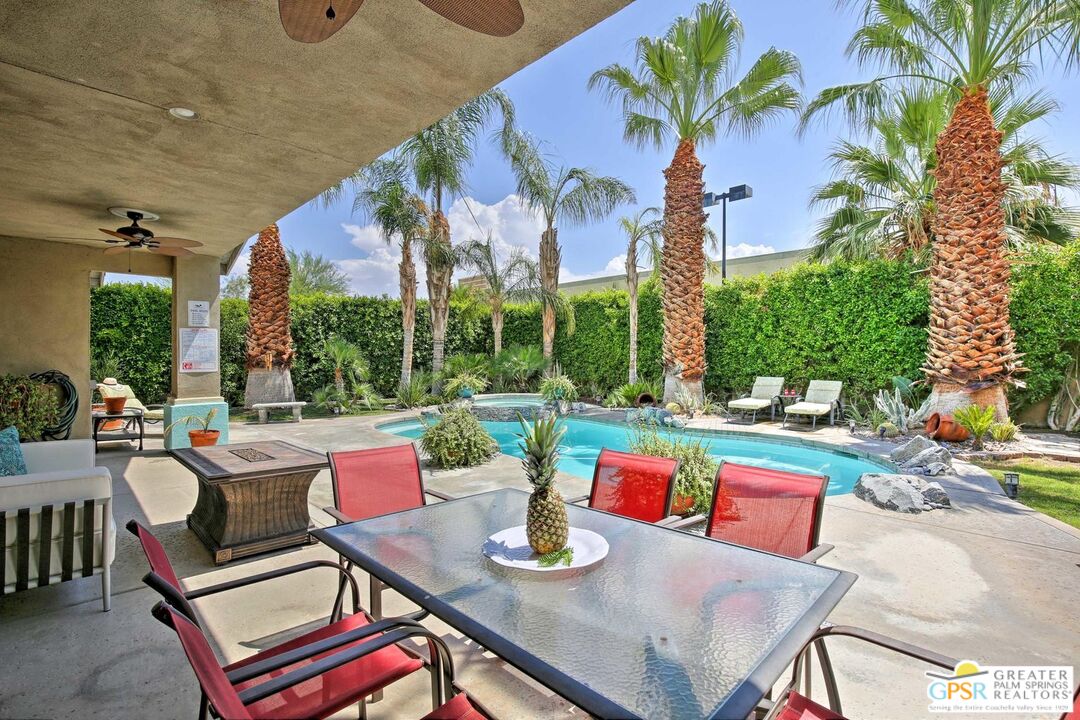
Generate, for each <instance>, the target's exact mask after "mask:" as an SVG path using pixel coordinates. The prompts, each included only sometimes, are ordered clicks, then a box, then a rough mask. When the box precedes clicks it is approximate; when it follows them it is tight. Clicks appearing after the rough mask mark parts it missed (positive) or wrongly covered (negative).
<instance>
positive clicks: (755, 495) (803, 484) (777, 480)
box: [662, 462, 833, 562]
mask: <svg viewBox="0 0 1080 720" xmlns="http://www.w3.org/2000/svg"><path fill="white" fill-rule="evenodd" d="M714 485H715V486H714V488H713V500H712V507H711V508H710V509H709V514H708V516H707V517H706V516H705V515H693V516H691V517H688V518H679V519H675V520H672V521H667V522H664V523H662V524H663V525H664V526H665V527H669V528H672V529H676V530H681V529H683V528H687V527H691V526H693V525H698V524H700V523H702V522H705V521H706V520H708V524H707V525H706V527H705V536H706V537H710V538H712V539H714V540H723V541H725V542H730V543H734V544H736V545H744V546H746V547H752V548H756V549H758V550H764V551H766V552H771V553H775V554H777V555H785V556H787V557H790V558H794V559H796V560H804V561H806V562H816V561H817V560H818V559H819V558H820V557H821V556H823V555H825V554H826V553H827V552H829V551H830V550H832V549H833V546H832V545H828V544H821V543H819V542H818V537H819V535H820V533H821V515H822V511H823V510H824V507H825V490H826V488H828V486H829V478H828V477H826V476H824V475H804V474H802V473H794V472H787V471H784V470H772V469H769V468H763V467H755V466H753V465H739V464H737V463H732V462H721V463H720V469H719V470H717V472H716V482H715V483H714Z"/></svg>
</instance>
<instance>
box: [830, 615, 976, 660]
mask: <svg viewBox="0 0 1080 720" xmlns="http://www.w3.org/2000/svg"><path fill="white" fill-rule="evenodd" d="M834 635H840V636H844V637H852V638H855V639H856V640H862V641H863V642H867V643H870V644H871V645H877V646H878V647H883V648H885V649H887V650H892V651H893V652H898V653H900V654H901V655H906V656H907V657H910V658H915V659H916V660H922V661H923V662H925V663H929V664H930V665H937V666H938V667H940V668H944V669H946V670H952V669H954V668H955V667H956V664H957V662H959V661H958V660H957V659H956V658H951V657H949V656H948V655H942V654H940V653H936V652H934V651H933V650H927V649H926V648H921V647H919V646H918V645H912V644H911V643H906V642H903V641H902V640H897V639H895V638H891V637H888V636H885V635H882V634H880V633H876V632H874V631H872V630H864V629H863V628H859V627H853V626H851V625H826V626H823V627H821V628H818V631H817V632H816V633H814V639H815V640H818V639H821V638H826V637H832V636H834Z"/></svg>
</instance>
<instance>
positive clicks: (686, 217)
mask: <svg viewBox="0 0 1080 720" xmlns="http://www.w3.org/2000/svg"><path fill="white" fill-rule="evenodd" d="M704 169H705V166H704V165H702V164H701V162H700V161H699V160H698V158H697V155H696V153H695V143H694V141H693V140H692V139H683V140H680V141H679V146H678V147H677V148H676V149H675V157H674V158H672V160H671V165H669V166H668V168H667V169H666V170H664V178H665V179H666V181H667V182H666V183H665V187H664V230H663V233H664V253H663V258H662V260H661V264H660V277H661V280H662V281H663V285H664V295H663V309H664V353H663V354H664V401H665V402H672V401H674V400H675V396H676V394H677V393H678V392H679V390H680V389H682V388H685V389H686V390H688V391H689V392H691V393H693V394H695V395H696V396H698V398H699V399H703V397H704V393H703V391H702V385H701V381H702V378H703V377H704V375H705V294H704V287H703V286H704V282H705V232H704V228H705V218H706V215H705V210H704V209H703V208H702V203H701V197H702V193H703V192H704V191H705V183H704V181H703V180H702V172H703V171H704Z"/></svg>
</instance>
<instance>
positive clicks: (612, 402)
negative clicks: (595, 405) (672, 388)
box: [604, 380, 664, 408]
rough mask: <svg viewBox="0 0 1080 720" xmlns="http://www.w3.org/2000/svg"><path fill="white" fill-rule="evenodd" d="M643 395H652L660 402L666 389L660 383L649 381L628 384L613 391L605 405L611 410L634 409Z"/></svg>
mask: <svg viewBox="0 0 1080 720" xmlns="http://www.w3.org/2000/svg"><path fill="white" fill-rule="evenodd" d="M643 394H649V395H652V396H653V397H654V398H655V399H656V400H658V401H659V400H660V398H661V397H663V395H664V388H663V386H662V385H661V384H660V383H659V382H650V381H648V380H639V381H638V382H636V383H626V384H625V385H622V386H620V387H617V388H615V389H614V390H612V391H611V393H610V394H609V395H608V396H607V399H605V400H604V405H606V406H607V407H609V408H616V407H634V406H636V405H637V399H638V398H639V397H640V396H641V395H643Z"/></svg>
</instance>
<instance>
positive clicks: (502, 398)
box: [395, 395, 544, 434]
mask: <svg viewBox="0 0 1080 720" xmlns="http://www.w3.org/2000/svg"><path fill="white" fill-rule="evenodd" d="M473 403H474V404H476V405H486V406H488V407H533V406H535V407H540V406H542V405H543V404H544V400H543V398H541V397H540V396H539V395H492V396H489V397H475V398H473ZM395 434H396V433H395Z"/></svg>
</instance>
